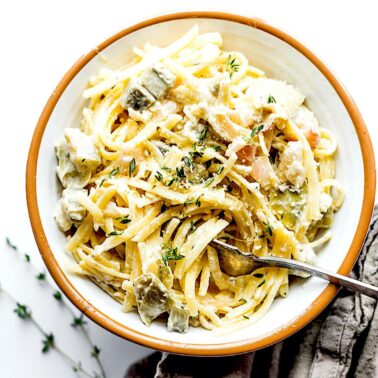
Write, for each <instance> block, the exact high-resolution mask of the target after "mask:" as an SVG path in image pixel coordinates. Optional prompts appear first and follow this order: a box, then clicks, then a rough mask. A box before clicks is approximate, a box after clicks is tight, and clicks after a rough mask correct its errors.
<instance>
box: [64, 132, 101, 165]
mask: <svg viewBox="0 0 378 378" xmlns="http://www.w3.org/2000/svg"><path fill="white" fill-rule="evenodd" d="M64 136H65V138H66V140H67V143H68V146H69V152H70V159H71V161H72V162H73V163H74V165H75V167H76V169H77V170H78V171H79V172H87V171H93V170H95V169H96V168H97V167H98V166H99V165H100V164H101V159H100V156H99V154H98V152H97V149H96V146H95V144H94V143H93V141H92V138H91V137H90V136H88V135H86V134H84V133H83V132H82V131H80V130H79V129H74V128H67V129H65V130H64Z"/></svg>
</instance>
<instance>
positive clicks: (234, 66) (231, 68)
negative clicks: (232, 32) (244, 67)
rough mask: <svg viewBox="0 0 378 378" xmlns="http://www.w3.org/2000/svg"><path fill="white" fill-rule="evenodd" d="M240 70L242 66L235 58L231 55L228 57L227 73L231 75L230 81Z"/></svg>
mask: <svg viewBox="0 0 378 378" xmlns="http://www.w3.org/2000/svg"><path fill="white" fill-rule="evenodd" d="M239 68H240V64H239V63H238V62H237V61H236V58H235V57H233V56H232V55H231V54H230V55H229V56H228V57H227V60H226V71H227V72H228V73H229V75H230V79H231V78H232V76H233V74H234V73H235V72H238V71H239Z"/></svg>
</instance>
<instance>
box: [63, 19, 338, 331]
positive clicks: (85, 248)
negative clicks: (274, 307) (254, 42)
mask: <svg viewBox="0 0 378 378" xmlns="http://www.w3.org/2000/svg"><path fill="white" fill-rule="evenodd" d="M221 46H222V37H221V35H220V34H219V33H204V34H200V33H199V29H198V26H195V27H193V28H192V29H190V30H189V31H188V32H187V33H186V34H185V35H183V36H182V37H181V38H180V39H178V40H177V41H175V42H173V43H172V44H171V45H169V46H167V47H163V48H161V47H157V46H152V45H150V44H147V45H146V46H145V47H144V49H141V48H135V49H134V53H135V58H134V59H133V60H132V61H131V62H130V63H129V64H128V65H126V66H125V67H123V68H121V69H119V70H115V71H112V70H101V71H100V72H99V73H98V75H95V76H93V77H92V78H91V79H90V86H89V88H87V89H86V90H85V91H84V98H86V99H88V103H87V105H86V107H85V108H84V109H83V118H82V121H81V126H80V129H71V128H68V129H66V130H65V133H64V138H63V139H62V141H60V142H58V143H57V145H56V152H57V157H58V167H57V173H58V176H59V178H60V180H61V183H62V185H63V187H64V190H63V193H62V198H61V199H60V200H59V203H58V205H57V211H56V214H55V218H56V221H57V224H58V226H59V227H60V229H61V230H62V231H64V232H66V233H67V238H68V242H67V246H66V249H67V251H68V252H69V253H71V254H72V255H73V257H74V258H75V260H76V261H77V264H78V265H77V266H76V267H72V268H71V270H72V271H74V272H76V273H77V274H84V275H86V276H88V277H89V278H90V279H91V280H93V281H94V282H95V283H96V284H98V285H99V286H100V287H101V288H102V289H104V290H105V291H106V292H107V293H108V294H109V295H111V296H112V297H114V299H115V300H117V301H119V302H121V303H122V308H123V310H124V311H133V310H134V309H135V308H136V309H137V310H138V311H139V314H140V316H141V319H142V320H143V321H144V322H145V323H146V324H147V325H149V324H150V323H151V321H152V320H154V319H155V318H157V317H159V316H160V315H162V314H164V313H167V314H168V315H169V318H168V323H167V324H168V330H169V331H177V332H186V331H187V329H188V325H189V323H190V324H192V325H193V326H198V325H201V326H202V327H204V328H207V329H211V330H215V332H227V331H232V330H236V329H240V328H241V327H243V326H245V325H248V324H250V323H251V322H253V321H256V320H257V319H259V318H260V317H262V316H263V315H264V314H265V313H266V312H267V311H268V310H269V307H270V306H271V304H272V302H273V300H274V298H275V297H276V296H283V297H284V296H286V295H287V293H288V290H289V277H288V274H289V273H288V271H287V270H284V269H279V268H259V269H256V270H255V271H253V272H252V273H251V274H248V275H243V276H237V277H231V276H229V275H228V274H226V273H225V272H223V271H222V266H221V262H220V261H219V259H218V254H217V251H216V250H215V249H214V248H212V247H211V246H210V245H209V243H210V242H211V241H212V240H213V239H214V238H215V237H218V238H223V239H225V240H227V241H228V242H229V243H231V244H235V245H237V246H238V247H239V248H241V249H245V250H247V249H249V250H250V251H253V253H255V254H256V255H260V256H263V255H267V254H271V255H277V256H282V257H285V258H293V259H298V260H303V261H310V262H311V261H313V258H314V252H313V248H315V247H319V246H320V245H322V244H323V243H325V242H327V241H328V240H329V239H330V237H331V234H330V233H329V232H328V233H326V234H325V235H323V236H322V235H320V236H319V237H318V238H317V239H316V237H317V235H318V231H319V230H321V229H324V228H330V227H331V225H332V219H333V214H334V213H335V212H336V211H337V210H338V208H339V207H340V206H341V205H342V202H343V198H344V190H343V187H342V185H341V184H340V183H339V182H338V181H337V180H336V179H335V178H334V175H335V168H334V154H335V151H336V148H337V143H336V140H335V138H334V137H333V135H332V133H331V132H330V131H329V130H327V129H325V128H320V127H319V124H318V121H317V120H316V118H315V116H314V114H313V113H312V112H311V111H310V110H309V109H307V108H306V106H305V105H304V104H303V102H304V96H303V95H302V94H301V93H300V92H299V91H298V90H297V89H296V88H294V87H293V86H291V85H289V84H287V83H285V82H283V81H278V80H273V79H269V78H266V77H265V74H264V72H263V71H261V70H260V69H258V68H256V67H253V66H251V65H250V63H249V62H248V59H247V58H246V57H245V56H244V55H243V54H242V53H241V52H237V51H235V52H227V51H224V50H222V48H221ZM220 328H221V330H219V329H220Z"/></svg>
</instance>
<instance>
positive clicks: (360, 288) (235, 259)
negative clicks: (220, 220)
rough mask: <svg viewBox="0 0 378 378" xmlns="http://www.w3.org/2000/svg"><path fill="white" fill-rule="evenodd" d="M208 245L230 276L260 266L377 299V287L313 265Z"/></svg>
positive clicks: (223, 244)
mask: <svg viewBox="0 0 378 378" xmlns="http://www.w3.org/2000/svg"><path fill="white" fill-rule="evenodd" d="M210 245H211V246H212V247H214V248H215V249H216V250H217V251H218V252H219V253H218V256H219V263H220V266H221V269H222V270H223V271H224V272H225V273H227V274H229V275H230V276H241V275H244V274H249V273H251V272H252V271H253V270H255V269H257V268H258V267H262V266H271V267H276V268H286V269H289V270H292V271H299V272H303V273H307V274H309V275H312V276H316V277H319V278H322V279H323V280H326V281H329V282H332V283H334V284H336V285H339V286H343V287H346V288H348V289H349V290H352V291H355V292H358V293H361V294H365V295H367V296H369V297H371V298H375V299H378V287H376V286H373V285H370V284H367V283H365V282H361V281H358V280H355V279H353V278H349V277H347V276H343V275H341V274H338V273H332V272H330V271H328V270H326V269H323V268H319V267H317V266H314V265H310V264H306V263H303V262H300V261H295V260H289V259H284V258H281V257H273V256H261V257H260V256H256V255H254V254H252V253H246V252H242V251H241V250H240V249H239V248H237V247H234V246H232V245H230V244H227V243H224V242H222V241H220V240H217V239H214V240H213V241H212V242H211V243H210Z"/></svg>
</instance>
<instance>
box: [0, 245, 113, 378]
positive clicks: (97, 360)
mask: <svg viewBox="0 0 378 378" xmlns="http://www.w3.org/2000/svg"><path fill="white" fill-rule="evenodd" d="M6 241H7V244H8V245H9V246H10V248H12V249H14V250H15V251H19V250H18V248H17V247H16V246H15V245H13V244H12V243H11V241H10V240H9V238H7V239H6ZM11 245H12V247H11ZM24 261H25V262H26V263H28V264H30V266H31V268H32V269H33V270H34V274H35V275H36V277H37V275H38V274H39V273H40V272H39V270H38V269H37V268H36V267H35V266H34V265H33V264H32V263H30V258H29V259H26V260H24ZM37 278H38V277H37ZM45 282H46V283H47V284H48V285H49V286H50V289H51V290H52V292H53V294H52V295H53V296H54V298H55V299H56V300H58V301H59V302H61V303H62V304H63V306H64V307H65V308H66V309H67V310H68V312H69V313H70V314H71V316H72V318H73V319H74V318H76V314H75V312H74V311H73V310H72V308H71V307H70V306H69V305H68V304H67V303H66V302H65V301H64V300H63V298H61V299H58V298H59V295H58V294H57V293H59V294H60V295H61V293H60V291H57V290H56V288H55V287H53V286H52V284H51V283H50V282H49V280H45ZM1 291H3V292H4V293H5V294H6V295H7V296H8V297H9V298H10V299H11V300H12V301H13V302H16V303H18V302H17V300H16V299H15V298H14V297H13V296H11V295H10V294H9V293H8V292H7V291H5V290H2V288H1V287H0V292H1ZM57 297H58V298H57ZM82 315H83V314H81V316H82ZM30 320H32V322H33V324H34V325H35V326H36V327H37V328H38V329H39V331H40V332H42V333H43V332H44V331H43V329H42V328H41V327H40V326H39V324H38V323H37V322H36V321H35V320H34V318H32V317H30ZM84 324H85V323H84V322H83V323H81V324H78V326H77V328H79V329H80V330H81V332H82V333H83V335H84V338H85V339H86V340H87V343H88V344H89V346H90V348H91V350H93V349H94V347H95V344H94V343H93V341H92V340H91V338H90V336H89V333H88V331H87V329H86V328H85V327H84ZM93 358H94V359H95V360H96V362H97V365H98V367H99V369H100V371H101V375H102V377H103V378H106V373H105V369H104V366H103V364H102V362H101V359H100V357H99V356H98V355H97V356H93ZM76 365H77V363H75V366H74V367H75V368H77V369H78V371H82V368H80V366H76ZM79 368H80V369H79ZM82 372H83V371H82ZM83 374H86V375H87V376H89V377H92V376H91V375H88V373H86V372H83Z"/></svg>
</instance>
